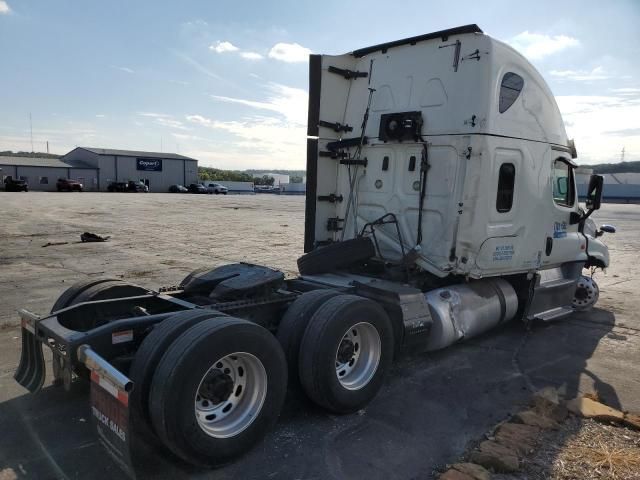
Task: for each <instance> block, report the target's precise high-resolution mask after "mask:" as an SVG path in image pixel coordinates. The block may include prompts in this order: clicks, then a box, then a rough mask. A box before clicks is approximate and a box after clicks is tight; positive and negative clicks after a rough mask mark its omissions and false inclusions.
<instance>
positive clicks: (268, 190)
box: [253, 185, 280, 193]
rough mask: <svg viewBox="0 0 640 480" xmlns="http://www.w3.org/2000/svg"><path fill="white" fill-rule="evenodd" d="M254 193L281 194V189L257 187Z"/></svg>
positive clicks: (270, 186)
mask: <svg viewBox="0 0 640 480" xmlns="http://www.w3.org/2000/svg"><path fill="white" fill-rule="evenodd" d="M253 191H254V193H280V188H279V187H274V186H273V185H256V186H254V187H253Z"/></svg>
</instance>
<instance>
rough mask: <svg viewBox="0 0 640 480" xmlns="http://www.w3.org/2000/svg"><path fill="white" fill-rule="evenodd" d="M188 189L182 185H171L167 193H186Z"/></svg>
mask: <svg viewBox="0 0 640 480" xmlns="http://www.w3.org/2000/svg"><path fill="white" fill-rule="evenodd" d="M188 192H189V189H188V188H186V187H185V186H184V185H171V186H170V187H169V193H188Z"/></svg>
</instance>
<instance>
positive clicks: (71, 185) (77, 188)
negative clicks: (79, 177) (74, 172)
mask: <svg viewBox="0 0 640 480" xmlns="http://www.w3.org/2000/svg"><path fill="white" fill-rule="evenodd" d="M56 188H57V189H58V191H59V192H62V191H65V190H66V191H67V192H81V191H82V190H83V188H84V187H83V185H82V184H81V183H80V182H77V181H75V180H71V179H70V178H59V179H58V181H57V182H56Z"/></svg>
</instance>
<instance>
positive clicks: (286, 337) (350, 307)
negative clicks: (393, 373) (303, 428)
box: [278, 290, 394, 413]
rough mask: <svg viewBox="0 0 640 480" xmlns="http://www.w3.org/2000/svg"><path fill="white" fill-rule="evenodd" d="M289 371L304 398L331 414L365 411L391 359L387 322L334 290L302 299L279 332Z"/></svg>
mask: <svg viewBox="0 0 640 480" xmlns="http://www.w3.org/2000/svg"><path fill="white" fill-rule="evenodd" d="M278 340H279V341H280V343H281V345H282V347H283V349H284V351H285V354H286V356H287V363H288V367H289V376H290V377H289V378H290V379H291V378H292V377H293V378H297V379H298V381H299V384H300V385H301V387H302V389H303V390H304V392H305V393H306V395H307V396H308V397H309V399H311V400H312V401H313V402H314V403H316V404H317V405H319V406H321V407H323V408H325V409H327V410H329V411H331V412H334V413H351V412H355V411H358V410H360V409H361V408H363V407H364V406H366V405H367V404H368V403H369V402H370V401H371V400H372V399H373V398H374V397H375V396H376V394H377V393H378V391H379V390H380V388H381V387H382V383H383V381H384V377H385V375H386V373H387V371H388V369H389V366H390V365H391V361H392V359H393V350H394V341H393V330H392V326H391V320H390V319H389V317H388V315H387V313H386V312H385V311H384V309H383V308H382V307H380V305H378V304H377V303H376V302H374V301H372V300H369V299H366V298H362V297H358V296H355V295H345V294H339V293H338V292H336V291H333V290H316V291H312V292H308V293H304V294H303V295H301V296H300V297H299V298H298V299H297V300H296V301H295V302H294V303H293V304H292V305H291V307H290V308H289V310H288V311H287V314H286V315H285V317H284V318H283V321H282V323H281V325H280V328H279V330H278Z"/></svg>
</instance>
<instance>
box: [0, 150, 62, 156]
mask: <svg viewBox="0 0 640 480" xmlns="http://www.w3.org/2000/svg"><path fill="white" fill-rule="evenodd" d="M0 156H2V157H31V158H60V157H62V155H56V154H54V153H44V152H12V151H11V150H5V151H3V152H0Z"/></svg>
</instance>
